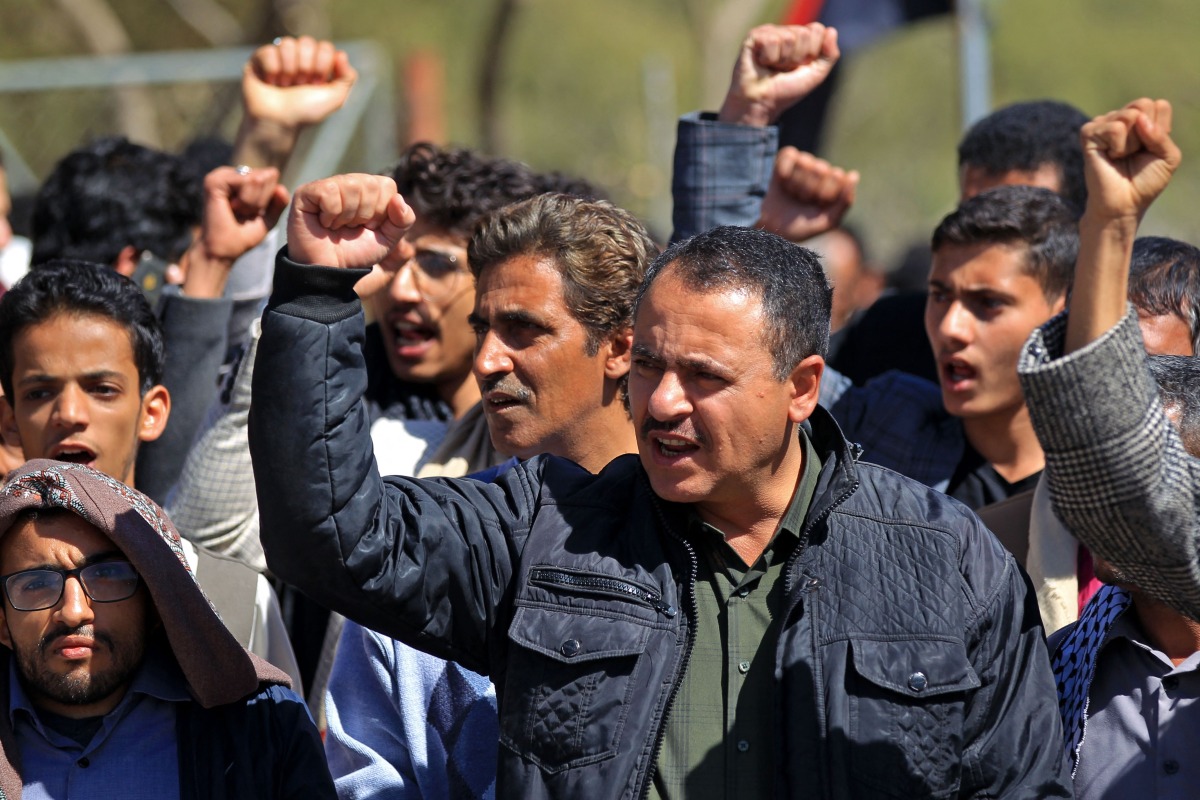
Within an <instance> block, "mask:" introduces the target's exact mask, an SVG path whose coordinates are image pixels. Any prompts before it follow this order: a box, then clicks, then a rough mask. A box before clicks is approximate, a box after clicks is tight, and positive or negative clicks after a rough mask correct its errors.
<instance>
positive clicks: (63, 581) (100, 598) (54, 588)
mask: <svg viewBox="0 0 1200 800" xmlns="http://www.w3.org/2000/svg"><path fill="white" fill-rule="evenodd" d="M68 577H71V578H75V579H76V580H77V581H79V584H80V585H81V586H82V587H83V591H84V592H85V593H86V594H87V596H88V597H89V598H90V599H91V600H92V601H93V602H95V603H116V602H118V601H120V600H128V599H129V598H130V597H133V593H134V592H136V591H137V587H138V581H139V580H140V578H139V577H138V574H137V570H135V569H134V568H133V565H132V564H130V563H129V562H128V561H100V562H97V563H95V564H88V565H87V566H86V567H77V568H76V569H47V568H42V569H27V570H24V571H22V572H14V573H12V574H11V575H0V581H3V584H4V594H5V596H7V597H8V602H9V603H10V604H11V605H12V607H13V608H15V609H16V610H17V611H41V610H42V609H44V608H52V607H53V606H56V605H58V601H59V600H61V599H62V596H63V588H64V587H65V586H66V585H67V578H68Z"/></svg>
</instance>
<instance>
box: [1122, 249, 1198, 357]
mask: <svg viewBox="0 0 1200 800" xmlns="http://www.w3.org/2000/svg"><path fill="white" fill-rule="evenodd" d="M1129 302H1131V303H1133V305H1134V307H1135V308H1137V310H1138V311H1141V312H1142V313H1144V314H1148V315H1150V316H1160V315H1163V314H1170V315H1171V316H1174V317H1179V318H1180V319H1181V320H1183V321H1184V323H1186V324H1187V326H1188V330H1190V331H1191V334H1192V351H1193V352H1194V353H1200V248H1196V247H1193V246H1192V245H1190V244H1188V243H1187V242H1181V241H1179V240H1177V239H1168V238H1166V237H1165V236H1143V237H1141V238H1140V239H1137V240H1136V241H1135V242H1134V243H1133V259H1132V260H1131V261H1130V263H1129Z"/></svg>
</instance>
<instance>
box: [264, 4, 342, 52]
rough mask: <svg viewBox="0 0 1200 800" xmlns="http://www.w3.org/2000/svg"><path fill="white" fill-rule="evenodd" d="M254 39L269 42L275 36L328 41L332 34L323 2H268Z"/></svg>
mask: <svg viewBox="0 0 1200 800" xmlns="http://www.w3.org/2000/svg"><path fill="white" fill-rule="evenodd" d="M266 12H267V13H266V15H265V17H264V19H263V24H262V28H261V29H260V30H259V35H258V36H257V37H255V38H256V40H257V41H259V42H269V41H271V40H272V39H274V38H275V37H276V36H311V37H313V38H314V39H328V38H329V37H330V35H331V33H332V30H333V28H332V26H331V25H330V24H329V9H328V7H327V6H326V4H325V0H270V2H268V3H267V4H266Z"/></svg>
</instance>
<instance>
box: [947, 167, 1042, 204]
mask: <svg viewBox="0 0 1200 800" xmlns="http://www.w3.org/2000/svg"><path fill="white" fill-rule="evenodd" d="M958 182H959V200H969V199H971V198H972V197H974V196H975V195H977V194H982V193H983V192H986V191H987V190H988V189H995V188H996V187H998V186H1038V187H1040V188H1042V189H1049V190H1050V191H1052V192H1055V193H1056V194H1057V193H1061V192H1062V188H1063V186H1062V183H1063V178H1062V170H1061V169H1060V168H1059V166H1058V165H1057V164H1054V163H1053V162H1046V163H1045V164H1040V165H1038V167H1037V168H1036V169H1010V170H1005V171H1003V172H992V171H991V170H988V169H985V168H984V167H981V166H978V165H975V164H963V165H962V168H961V169H960V170H959V175H958Z"/></svg>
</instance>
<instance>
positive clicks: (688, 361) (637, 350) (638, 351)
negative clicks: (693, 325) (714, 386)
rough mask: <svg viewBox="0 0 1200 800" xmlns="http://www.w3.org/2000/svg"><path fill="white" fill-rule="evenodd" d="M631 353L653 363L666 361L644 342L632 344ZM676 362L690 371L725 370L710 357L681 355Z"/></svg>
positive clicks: (720, 371) (714, 371) (716, 371)
mask: <svg viewBox="0 0 1200 800" xmlns="http://www.w3.org/2000/svg"><path fill="white" fill-rule="evenodd" d="M633 354H634V355H635V356H637V357H638V358H644V359H646V360H647V361H652V362H654V363H655V364H664V363H666V359H664V358H663V357H662V356H660V355H659V354H658V353H655V352H654V351H653V350H651V349H650V348H649V347H647V346H646V345H644V344H635V345H634V346H633ZM676 363H677V364H679V366H681V367H683V368H684V369H686V370H688V371H690V372H712V373H722V374H723V373H724V372H725V367H724V366H723V365H722V364H721V363H720V362H719V361H713V360H712V359H706V358H696V357H690V358H689V357H682V358H679V359H676Z"/></svg>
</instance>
